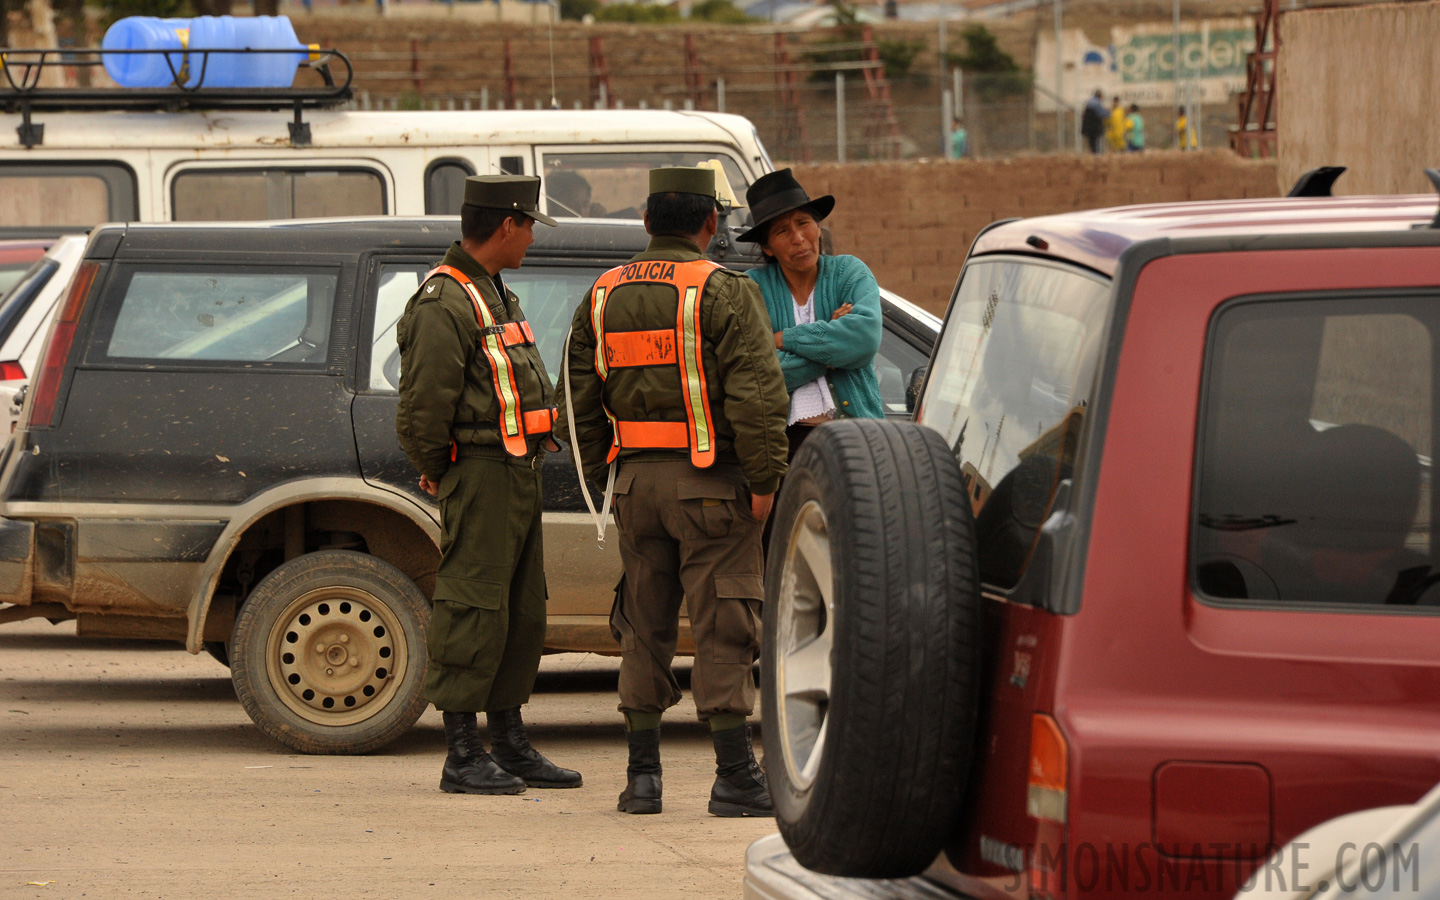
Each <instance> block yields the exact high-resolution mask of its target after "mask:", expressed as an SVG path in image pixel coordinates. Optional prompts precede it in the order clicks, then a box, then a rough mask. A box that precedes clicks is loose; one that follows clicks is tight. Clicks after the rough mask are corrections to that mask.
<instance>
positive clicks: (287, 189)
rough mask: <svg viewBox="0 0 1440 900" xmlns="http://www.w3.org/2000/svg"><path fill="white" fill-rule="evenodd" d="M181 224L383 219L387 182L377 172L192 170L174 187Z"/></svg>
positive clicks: (177, 179)
mask: <svg viewBox="0 0 1440 900" xmlns="http://www.w3.org/2000/svg"><path fill="white" fill-rule="evenodd" d="M171 193H172V210H173V218H174V220H175V221H177V222H241V221H254V220H257V219H309V218H321V217H325V216H368V215H385V214H386V213H387V212H389V210H388V209H387V208H386V203H385V182H384V180H383V179H382V178H381V177H380V173H379V172H376V171H375V170H373V169H363V168H344V169H322V168H282V167H269V168H243V169H242V168H234V169H232V168H214V167H207V168H203V169H192V170H189V171H185V172H181V173H179V174H178V175H176V176H175V180H174V182H173V183H172V185H171Z"/></svg>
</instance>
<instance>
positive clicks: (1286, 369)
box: [1191, 298, 1440, 608]
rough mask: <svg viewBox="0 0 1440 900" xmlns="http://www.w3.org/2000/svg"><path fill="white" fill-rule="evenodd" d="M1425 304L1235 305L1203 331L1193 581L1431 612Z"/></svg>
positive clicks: (1235, 593)
mask: <svg viewBox="0 0 1440 900" xmlns="http://www.w3.org/2000/svg"><path fill="white" fill-rule="evenodd" d="M1433 308H1434V301H1433V299H1431V298H1425V299H1424V300H1420V299H1418V298H1416V299H1389V300H1386V299H1379V298H1365V299H1360V298H1355V299H1333V300H1328V299H1327V300H1287V301H1276V302H1244V303H1239V304H1235V305H1232V306H1230V307H1228V308H1226V309H1224V310H1222V312H1221V313H1220V314H1219V315H1218V316H1217V317H1216V319H1215V323H1214V325H1213V326H1212V328H1211V334H1210V341H1209V347H1208V350H1207V357H1208V359H1207V363H1206V375H1205V387H1204V395H1203V404H1204V405H1203V407H1202V413H1201V421H1200V424H1201V429H1202V430H1201V433H1200V443H1199V451H1200V452H1199V455H1198V458H1197V464H1196V473H1195V482H1196V509H1195V515H1194V522H1193V525H1192V529H1191V531H1192V540H1193V542H1194V547H1193V552H1192V554H1191V559H1192V560H1193V566H1194V571H1193V581H1194V584H1195V587H1196V589H1197V590H1198V592H1199V593H1200V594H1201V595H1203V596H1205V597H1209V598H1213V599H1217V600H1222V601H1229V602H1232V603H1233V602H1239V603H1255V604H1261V605H1275V604H1277V603H1279V604H1292V603H1296V604H1306V605H1319V606H1334V605H1345V606H1350V605H1364V606H1369V607H1371V608H1374V607H1376V606H1383V605H1393V606H1402V607H1414V606H1422V607H1435V606H1437V605H1440V567H1437V565H1436V562H1437V561H1436V559H1435V548H1434V547H1433V545H1432V542H1431V538H1430V523H1431V519H1432V508H1431V504H1432V500H1431V448H1432V446H1433V443H1432V429H1433V422H1434V419H1433V408H1434V407H1433V404H1434V397H1433V394H1432V384H1433V381H1432V379H1433V377H1434V359H1435V341H1434V327H1435V325H1436V324H1437V319H1436V318H1435V316H1434V315H1433V312H1431V310H1433Z"/></svg>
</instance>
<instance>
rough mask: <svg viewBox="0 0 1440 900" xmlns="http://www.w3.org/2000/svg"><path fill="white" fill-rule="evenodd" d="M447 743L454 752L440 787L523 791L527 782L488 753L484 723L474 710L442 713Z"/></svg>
mask: <svg viewBox="0 0 1440 900" xmlns="http://www.w3.org/2000/svg"><path fill="white" fill-rule="evenodd" d="M440 718H441V719H443V720H444V722H445V744H446V746H448V747H449V748H450V752H449V753H448V754H447V755H446V757H445V769H444V771H442V772H441V773H440V790H442V791H444V792H445V793H447V794H523V793H524V792H525V782H524V781H522V780H520V779H519V778H517V777H515V776H514V775H511V774H510V773H509V772H507V771H505V770H504V769H502V768H500V766H498V765H496V763H495V760H493V759H491V758H490V754H488V753H486V752H485V743H484V741H482V740H481V739H480V724H479V723H478V722H477V721H476V719H475V714H474V713H457V712H447V713H441V714H440Z"/></svg>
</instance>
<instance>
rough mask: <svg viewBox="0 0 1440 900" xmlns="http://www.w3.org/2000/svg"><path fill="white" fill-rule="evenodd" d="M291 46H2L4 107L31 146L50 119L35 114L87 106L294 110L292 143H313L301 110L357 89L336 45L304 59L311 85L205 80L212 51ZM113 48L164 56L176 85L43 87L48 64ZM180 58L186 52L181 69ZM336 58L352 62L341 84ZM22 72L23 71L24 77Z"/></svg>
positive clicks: (81, 62) (85, 62)
mask: <svg viewBox="0 0 1440 900" xmlns="http://www.w3.org/2000/svg"><path fill="white" fill-rule="evenodd" d="M297 52H307V51H297V50H294V49H290V50H258V49H249V48H246V49H206V48H191V49H187V50H183V51H176V50H165V49H153V50H104V51H102V50H101V49H100V48H98V47H87V48H84V49H78V50H77V49H64V50H61V49H57V48H53V47H52V48H45V49H32V50H27V49H19V50H6V51H4V52H3V53H0V70H3V71H4V73H5V77H4V80H3V81H0V109H4V111H5V112H7V113H14V112H19V113H20V114H21V116H22V117H23V121H22V122H21V123H20V125H18V126H17V127H16V129H15V131H16V133H17V134H18V135H19V137H20V143H21V144H22V145H24V146H25V147H26V148H29V147H34V146H36V145H38V144H42V143H44V141H45V125H44V123H43V122H35V121H32V119H31V113H33V112H40V111H48V112H70V111H73V112H80V111H95V110H130V111H138V110H164V111H169V112H175V111H178V110H182V109H193V110H206V109H257V110H267V109H269V110H281V109H293V110H294V111H295V120H294V121H293V122H290V123H288V124H289V127H290V142H291V143H292V144H294V145H295V146H297V147H301V146H305V145H307V144H309V143H310V125H309V123H307V122H305V121H304V119H303V118H302V116H301V112H302V111H303V110H306V109H324V108H326V107H331V106H338V105H340V104H341V103H345V102H347V101H348V100H350V99H351V98H352V97H353V96H354V94H353V92H352V91H351V89H350V85H351V83H352V82H353V81H354V80H355V69H354V67H353V66H352V65H351V64H350V58H349V57H347V56H346V55H345V54H344V53H341V52H340V51H339V50H336V49H334V48H314V47H312V48H310V49H309V50H308V53H309V58H308V59H307V60H306V61H305V62H303V63H301V64H300V67H301V68H308V69H313V70H314V71H315V72H316V74H318V75H319V76H320V80H321V81H322V82H323V84H321V85H319V86H316V87H306V88H293V87H292V88H229V87H225V88H217V87H206V86H205V73H206V70H207V69H208V68H209V65H210V54H212V53H225V54H266V53H286V54H295V53H297ZM105 54H116V55H120V54H127V55H128V54H148V55H151V56H155V55H159V56H162V57H163V58H164V60H165V64H166V65H167V66H169V68H170V72H171V74H172V75H173V76H174V78H175V85H174V86H172V87H164V88H87V87H77V88H53V87H41V86H40V81H41V76H42V75H43V74H44V73H45V72H46V71H54V70H58V69H69V68H89V69H94V68H100V67H102V66H103V65H104V55H105ZM176 57H183V58H185V62H183V63H181V64H180V65H179V66H178V68H177V65H176V59H175V58H176ZM196 57H199V62H198V66H199V75H198V78H196V84H195V85H193V86H188V87H187V86H185V84H184V83H185V82H186V81H188V80H189V78H190V75H189V70H190V68H192V67H194V66H195V65H196V64H197V63H196ZM332 64H338V65H339V66H344V73H343V80H341V81H339V82H338V83H337V79H336V71H337V70H336V69H335V68H333V67H332ZM17 76H18V77H17Z"/></svg>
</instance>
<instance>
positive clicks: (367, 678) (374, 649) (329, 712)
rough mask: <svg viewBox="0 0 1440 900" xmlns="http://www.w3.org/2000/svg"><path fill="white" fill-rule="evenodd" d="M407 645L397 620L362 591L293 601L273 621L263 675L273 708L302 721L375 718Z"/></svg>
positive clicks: (339, 590)
mask: <svg viewBox="0 0 1440 900" xmlns="http://www.w3.org/2000/svg"><path fill="white" fill-rule="evenodd" d="M408 644H409V642H408V641H407V640H406V639H405V630H404V628H402V627H401V625H400V619H399V618H398V617H397V616H396V615H395V613H394V612H393V611H392V610H391V609H390V607H389V606H388V605H386V604H385V603H383V602H381V601H380V600H379V599H378V598H377V597H375V595H373V594H371V593H370V592H369V591H366V590H362V589H360V588H354V587H344V586H334V587H323V588H317V589H315V590H312V591H307V592H306V593H304V594H302V595H300V596H299V597H296V598H295V599H294V600H292V601H291V602H290V603H289V605H287V606H286V607H285V609H284V610H282V611H281V613H280V615H279V617H278V618H276V620H275V625H274V627H272V628H271V629H270V638H269V640H268V641H267V642H266V647H265V669H266V674H267V675H268V676H269V678H270V686H271V688H272V689H273V690H274V691H275V693H276V695H277V696H279V698H280V701H281V702H282V703H284V704H285V706H286V707H287V708H289V709H290V711H291V712H293V713H295V714H296V715H298V716H300V717H301V718H302V719H305V720H306V721H309V722H314V723H315V724H317V725H329V726H335V727H339V726H342V725H354V724H356V723H358V722H363V721H365V720H366V719H369V718H370V717H371V716H374V715H376V714H377V713H379V712H380V711H381V710H383V709H384V708H385V706H386V704H387V703H389V701H390V700H391V698H393V697H394V696H395V694H396V693H398V692H399V690H400V687H401V685H402V684H403V682H404V681H405V671H406V667H407V663H408V662H409V656H410V654H409V646H408ZM327 701H328V703H327Z"/></svg>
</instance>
